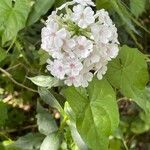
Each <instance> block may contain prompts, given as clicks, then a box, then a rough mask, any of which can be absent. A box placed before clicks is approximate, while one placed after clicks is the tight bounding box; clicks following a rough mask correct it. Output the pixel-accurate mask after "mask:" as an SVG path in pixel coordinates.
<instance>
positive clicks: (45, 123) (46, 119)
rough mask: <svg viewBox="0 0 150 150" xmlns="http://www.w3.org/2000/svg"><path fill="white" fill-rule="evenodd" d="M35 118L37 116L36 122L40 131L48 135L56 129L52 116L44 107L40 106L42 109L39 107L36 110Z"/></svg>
mask: <svg viewBox="0 0 150 150" xmlns="http://www.w3.org/2000/svg"><path fill="white" fill-rule="evenodd" d="M39 107H42V106H38V108H39ZM36 118H37V124H38V129H39V131H40V133H42V134H44V135H49V134H50V133H52V132H55V131H57V130H58V127H57V124H56V122H55V120H54V118H53V117H52V116H51V114H50V113H48V112H47V111H46V110H45V109H44V108H42V111H41V109H40V110H38V114H37V115H36Z"/></svg>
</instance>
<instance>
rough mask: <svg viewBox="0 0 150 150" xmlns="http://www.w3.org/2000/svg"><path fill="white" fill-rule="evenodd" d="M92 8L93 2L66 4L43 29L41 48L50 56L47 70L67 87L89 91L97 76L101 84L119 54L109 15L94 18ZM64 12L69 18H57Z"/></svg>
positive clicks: (75, 0)
mask: <svg viewBox="0 0 150 150" xmlns="http://www.w3.org/2000/svg"><path fill="white" fill-rule="evenodd" d="M70 6H71V7H70ZM90 6H94V3H93V2H92V0H73V2H67V3H65V4H64V5H62V6H60V7H59V8H57V9H56V11H55V12H53V13H52V15H50V16H49V17H48V20H47V21H46V27H44V28H43V29H42V44H41V47H42V48H43V49H44V50H45V51H47V52H48V54H49V55H50V59H49V60H48V62H47V63H48V65H47V69H48V70H49V71H50V73H51V74H52V75H53V76H54V77H56V78H58V79H60V80H63V81H64V83H65V84H66V85H68V86H71V85H73V86H75V87H79V86H82V87H87V86H88V84H89V82H91V81H92V79H93V76H94V75H96V76H97V78H98V79H99V80H101V79H102V78H103V76H104V74H105V73H106V71H107V64H108V63H109V61H110V60H111V59H113V58H115V57H117V55H118V52H119V46H118V45H119V42H118V33H117V28H116V27H115V25H114V24H113V22H112V20H111V18H110V17H109V14H108V12H107V11H105V10H104V9H101V10H99V11H97V12H96V14H94V11H93V10H92V8H91V7H90ZM65 8H66V10H67V11H66V14H63V13H61V14H59V15H58V14H57V13H58V11H60V10H62V9H65ZM62 12H63V11H62Z"/></svg>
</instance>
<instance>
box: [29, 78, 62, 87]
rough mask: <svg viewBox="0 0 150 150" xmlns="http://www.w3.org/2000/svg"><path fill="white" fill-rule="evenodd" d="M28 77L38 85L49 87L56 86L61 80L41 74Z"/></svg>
mask: <svg viewBox="0 0 150 150" xmlns="http://www.w3.org/2000/svg"><path fill="white" fill-rule="evenodd" d="M28 79H30V80H31V81H32V82H33V83H34V84H36V85H37V86H41V87H48V88H51V87H53V86H56V85H58V83H59V80H57V79H56V78H54V77H51V76H43V75H40V76H36V77H30V78H28Z"/></svg>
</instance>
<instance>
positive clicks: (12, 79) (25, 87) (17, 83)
mask: <svg viewBox="0 0 150 150" xmlns="http://www.w3.org/2000/svg"><path fill="white" fill-rule="evenodd" d="M0 71H1V72H2V73H4V74H5V75H6V76H7V77H8V78H9V79H10V80H11V81H12V82H13V83H14V84H16V85H18V86H20V87H22V88H24V89H27V90H29V91H31V92H35V93H38V91H36V90H34V89H31V88H29V87H27V86H25V85H23V84H21V83H19V82H17V81H16V80H15V79H14V78H12V75H11V74H10V73H9V72H7V71H5V70H4V69H3V68H0Z"/></svg>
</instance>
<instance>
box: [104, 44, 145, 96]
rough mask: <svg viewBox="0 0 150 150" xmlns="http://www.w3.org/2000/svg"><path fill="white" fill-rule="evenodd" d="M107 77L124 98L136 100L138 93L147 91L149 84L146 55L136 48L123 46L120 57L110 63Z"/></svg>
mask: <svg viewBox="0 0 150 150" xmlns="http://www.w3.org/2000/svg"><path fill="white" fill-rule="evenodd" d="M106 77H107V79H108V81H109V82H110V83H111V84H112V85H113V86H114V87H115V88H117V89H119V90H120V92H121V93H122V94H123V95H124V96H126V97H128V98H136V97H137V96H136V95H137V94H136V91H139V90H143V89H145V86H146V84H147V82H148V70H147V63H146V58H145V56H144V54H142V53H141V52H140V51H138V49H136V48H130V47H128V46H123V47H122V48H121V49H120V52H119V55H118V57H117V58H116V59H115V60H113V61H111V62H109V64H108V71H107V74H106Z"/></svg>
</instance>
